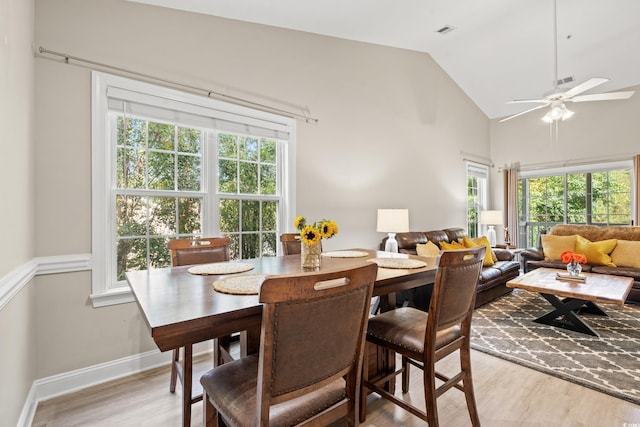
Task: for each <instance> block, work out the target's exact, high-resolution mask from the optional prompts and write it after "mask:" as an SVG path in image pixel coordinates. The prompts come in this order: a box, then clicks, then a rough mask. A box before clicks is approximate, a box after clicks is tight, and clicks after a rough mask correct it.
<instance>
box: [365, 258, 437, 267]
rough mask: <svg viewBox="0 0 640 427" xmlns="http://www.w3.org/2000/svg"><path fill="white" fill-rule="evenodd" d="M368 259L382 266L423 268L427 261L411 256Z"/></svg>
mask: <svg viewBox="0 0 640 427" xmlns="http://www.w3.org/2000/svg"><path fill="white" fill-rule="evenodd" d="M367 261H371V262H375V263H376V264H378V267H382V268H422V267H426V266H427V263H426V262H424V261H420V260H417V259H411V258H371V259H368V260H367Z"/></svg>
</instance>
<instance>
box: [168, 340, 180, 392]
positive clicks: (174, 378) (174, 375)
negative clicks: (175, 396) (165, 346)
mask: <svg viewBox="0 0 640 427" xmlns="http://www.w3.org/2000/svg"><path fill="white" fill-rule="evenodd" d="M178 363H180V349H179V348H174V349H173V357H172V358H171V381H170V382H169V391H170V392H171V393H175V392H176V383H177V382H178V368H176V364H178Z"/></svg>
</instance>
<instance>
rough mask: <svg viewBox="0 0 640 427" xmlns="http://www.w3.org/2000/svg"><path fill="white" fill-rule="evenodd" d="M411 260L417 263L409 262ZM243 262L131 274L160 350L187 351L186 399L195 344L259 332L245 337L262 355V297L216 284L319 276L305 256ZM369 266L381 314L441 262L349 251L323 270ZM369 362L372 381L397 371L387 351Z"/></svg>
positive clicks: (186, 418) (429, 281) (428, 280)
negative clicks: (232, 268) (218, 269)
mask: <svg viewBox="0 0 640 427" xmlns="http://www.w3.org/2000/svg"><path fill="white" fill-rule="evenodd" d="M331 254H334V256H332V255H331ZM350 254H357V256H351V255H350ZM381 261H384V262H381ZM409 261H412V262H413V263H412V264H409ZM231 262H233V261H231ZM240 262H241V263H243V264H245V265H246V264H250V265H249V269H248V270H246V269H245V270H246V271H243V272H240V273H233V274H193V273H192V272H193V269H192V268H191V267H193V266H181V267H166V268H157V269H148V270H138V271H130V272H127V273H126V279H127V282H128V284H129V286H130V287H131V290H132V292H133V296H134V298H135V301H136V303H137V305H138V307H139V309H140V312H141V314H142V317H143V318H144V321H145V322H146V325H147V327H148V329H149V331H150V334H151V337H152V339H153V341H154V342H155V344H156V345H157V347H158V348H159V349H160V351H163V352H164V351H169V350H173V349H176V348H181V347H185V354H184V357H183V366H182V367H183V381H182V393H183V396H186V395H187V393H188V391H189V390H191V388H192V386H193V380H192V375H193V373H192V370H191V360H192V357H193V354H192V352H191V346H192V345H193V344H196V343H200V342H204V341H208V340H211V339H214V338H218V337H225V336H229V335H232V334H234V333H237V332H242V331H253V333H251V334H245V335H244V336H245V337H246V338H245V339H247V342H246V348H247V352H248V353H251V352H257V351H258V349H259V338H260V337H259V330H260V323H261V319H262V305H261V304H260V302H259V296H258V295H257V294H252V295H244V294H242V295H238V294H230V293H225V292H219V291H217V290H215V289H214V283H215V282H217V281H222V280H223V279H225V278H228V277H230V276H232V275H233V276H234V275H238V274H244V275H264V276H272V275H290V274H312V273H313V271H307V270H303V269H302V267H301V263H300V255H286V256H275V257H262V258H255V259H243V260H240ZM367 262H376V263H377V264H378V266H379V268H378V273H377V277H376V282H375V284H374V290H373V295H374V296H378V297H380V298H379V310H380V311H387V310H390V309H393V308H395V304H396V301H395V293H396V292H397V291H401V290H407V289H412V288H416V287H419V286H425V285H433V283H434V280H435V274H436V268H437V267H436V258H427V257H419V256H414V255H407V254H399V253H389V252H382V251H376V250H370V249H349V250H345V251H333V252H328V253H326V254H323V256H322V262H321V267H320V270H321V271H323V272H329V271H337V270H345V269H350V268H355V267H358V266H361V265H362V264H363V263H367ZM394 263H395V264H394ZM405 263H406V264H405ZM381 265H384V266H385V267H381ZM189 270H191V271H192V272H189ZM255 331H258V332H257V333H256V332H255ZM374 351H375V350H374ZM369 359H370V366H369V372H370V377H372V376H374V377H375V375H376V372H377V373H378V374H379V375H384V373H385V372H389V371H390V370H391V369H393V368H394V367H395V359H393V360H390V359H391V358H390V357H389V356H388V355H385V354H383V353H377V355H376V356H375V357H373V358H371V357H369ZM366 368H367V367H365V369H366ZM185 391H187V392H185ZM188 395H189V396H190V393H189V394H188ZM190 405H191V402H190V401H189V400H188V399H183V408H182V413H183V417H182V419H183V426H190V425H191V409H190Z"/></svg>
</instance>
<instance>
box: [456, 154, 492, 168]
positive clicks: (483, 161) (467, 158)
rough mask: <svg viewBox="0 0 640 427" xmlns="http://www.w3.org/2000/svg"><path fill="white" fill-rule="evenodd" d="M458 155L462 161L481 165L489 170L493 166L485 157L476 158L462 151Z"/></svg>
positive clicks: (474, 155)
mask: <svg viewBox="0 0 640 427" xmlns="http://www.w3.org/2000/svg"><path fill="white" fill-rule="evenodd" d="M460 155H461V156H462V160H464V161H467V162H475V163H480V164H481V165H485V166H489V167H490V168H492V167H494V166H495V165H494V164H493V162H492V161H491V159H489V158H487V157H482V156H478V155H477V154H473V153H467V152H465V151H462V150H460Z"/></svg>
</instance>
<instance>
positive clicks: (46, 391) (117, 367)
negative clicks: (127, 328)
mask: <svg viewBox="0 0 640 427" xmlns="http://www.w3.org/2000/svg"><path fill="white" fill-rule="evenodd" d="M211 351H212V344H211V341H204V342H201V343H197V344H195V345H194V346H193V355H194V356H199V355H201V354H205V353H210V352H211ZM171 356H172V352H170V351H165V352H163V353H161V352H160V350H152V351H147V352H145V353H139V354H134V355H133V356H127V357H123V358H122V359H117V360H112V361H110V362H106V363H100V364H98V365H93V366H89V367H87V368H83V369H78V370H75V371H71V372H65V373H64V374H58V375H52V376H50V377H47V378H42V379H39V380H35V381H34V382H33V384H32V385H31V389H30V390H29V395H28V396H27V399H26V401H25V403H24V405H23V407H22V413H21V414H20V419H19V420H18V424H17V427H30V426H31V424H32V423H33V417H34V416H35V414H36V409H37V408H38V403H40V402H44V401H45V400H48V399H52V398H54V397H57V396H62V395H65V394H68V393H73V392H74V391H78V390H83V389H85V388H88V387H91V386H94V385H98V384H103V383H106V382H109V381H113V380H117V379H119V378H123V377H127V376H129V375H134V374H139V373H140V372H144V371H148V370H149V369H153V368H157V367H160V366H165V365H168V364H169V363H171ZM167 381H168V380H167Z"/></svg>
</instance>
